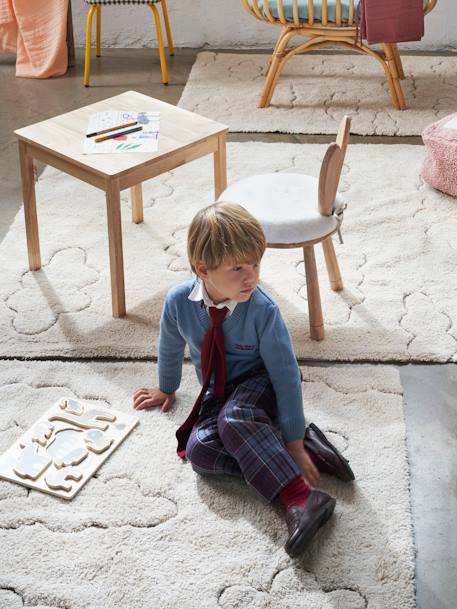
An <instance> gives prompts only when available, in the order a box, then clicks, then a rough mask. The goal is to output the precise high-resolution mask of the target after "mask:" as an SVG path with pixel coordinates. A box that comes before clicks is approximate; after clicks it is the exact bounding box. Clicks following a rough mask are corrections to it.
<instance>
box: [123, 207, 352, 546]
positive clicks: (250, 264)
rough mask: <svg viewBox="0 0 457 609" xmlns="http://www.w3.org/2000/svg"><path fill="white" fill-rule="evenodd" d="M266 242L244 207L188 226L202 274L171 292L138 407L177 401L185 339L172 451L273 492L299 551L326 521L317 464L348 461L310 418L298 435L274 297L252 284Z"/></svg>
mask: <svg viewBox="0 0 457 609" xmlns="http://www.w3.org/2000/svg"><path fill="white" fill-rule="evenodd" d="M265 247H266V243H265V235H264V233H263V230H262V227H261V226H260V224H259V223H258V222H257V220H255V218H253V217H252V216H251V215H250V214H249V213H248V212H247V211H246V210H244V209H243V208H242V207H241V206H239V205H235V204H230V203H218V204H214V205H210V206H209V207H207V208H205V209H202V210H201V211H199V212H198V213H197V215H196V216H195V218H194V219H193V220H192V223H191V225H190V228H189V233H188V240H187V253H188V258H189V262H190V265H191V267H192V270H193V272H194V273H195V274H196V275H197V278H194V279H191V280H189V281H186V282H184V283H182V284H180V285H178V286H176V287H175V288H173V289H171V290H170V291H169V293H168V295H167V297H166V301H165V305H164V309H163V312H162V318H161V322H160V337H159V352H158V378H159V386H158V387H157V388H153V389H145V388H143V389H139V390H138V391H137V392H136V393H135V394H134V396H133V399H134V403H133V406H134V408H135V409H136V410H142V409H145V408H152V407H154V406H162V411H164V412H166V411H168V410H169V409H170V408H171V407H172V405H173V402H174V399H175V392H176V390H177V389H178V387H179V384H180V381H181V374H182V363H183V358H184V348H185V345H186V343H187V345H188V346H189V349H190V354H191V359H192V362H193V364H194V366H195V368H196V371H197V375H198V378H199V380H200V382H201V383H202V385H203V387H202V390H201V392H200V395H199V397H198V398H197V401H196V403H195V405H194V408H193V410H192V412H191V413H190V415H189V417H188V419H187V420H186V421H185V423H183V425H182V426H181V427H180V428H179V429H178V431H177V432H176V436H177V438H178V454H179V455H180V456H184V455H186V457H187V459H188V460H189V461H190V462H191V464H192V467H193V469H194V470H195V471H196V472H197V473H199V474H228V475H231V476H237V477H241V478H243V479H244V480H245V481H246V482H247V483H248V484H249V485H251V486H252V487H253V488H254V489H255V490H256V491H257V493H259V494H260V495H261V496H262V497H264V498H265V499H266V500H268V501H273V500H274V499H275V498H276V497H280V498H281V500H282V501H283V503H284V505H285V508H286V518H287V526H288V530H289V538H288V540H287V542H286V546H285V549H286V551H287V552H288V554H289V555H290V556H292V557H294V556H298V555H299V554H300V553H301V552H302V551H303V549H304V548H305V546H306V545H307V544H308V543H309V542H310V541H311V539H312V537H313V536H314V535H315V533H316V532H317V530H318V529H319V528H320V527H321V526H322V525H323V524H325V523H326V522H327V520H328V519H329V518H330V516H331V515H332V513H333V510H334V508H335V499H333V498H332V497H330V496H329V495H327V494H326V493H323V492H320V491H316V490H313V489H312V487H313V486H315V485H316V484H317V481H318V478H319V470H320V471H325V472H326V473H330V474H334V475H337V476H338V477H339V478H341V479H343V480H345V481H348V480H353V479H354V475H353V473H352V471H351V469H350V467H349V465H348V463H347V461H346V460H345V459H344V458H343V457H342V456H341V455H340V454H339V453H338V451H337V450H336V449H335V448H334V447H333V446H332V445H331V444H330V442H328V440H327V439H326V437H325V436H324V434H323V433H322V432H321V431H320V430H319V429H318V428H317V427H316V426H315V425H313V424H311V425H310V426H309V427H308V428H307V429H306V433H305V421H304V416H303V402H302V393H301V375H300V370H299V368H298V364H297V360H296V358H295V356H294V352H293V349H292V345H291V341H290V337H289V334H288V331H287V328H286V326H285V324H284V321H283V319H282V317H281V314H280V312H279V310H278V307H277V305H276V304H275V303H274V302H273V301H272V300H271V298H270V297H269V296H268V295H267V294H266V293H265V292H264V291H263V289H262V288H259V287H258V285H257V284H258V281H259V266H260V261H261V258H262V256H263V254H264V251H265Z"/></svg>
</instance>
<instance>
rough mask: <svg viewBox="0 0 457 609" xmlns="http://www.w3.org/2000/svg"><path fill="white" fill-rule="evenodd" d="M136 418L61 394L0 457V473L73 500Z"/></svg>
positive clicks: (2, 475) (134, 423) (131, 427)
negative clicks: (61, 396)
mask: <svg viewBox="0 0 457 609" xmlns="http://www.w3.org/2000/svg"><path fill="white" fill-rule="evenodd" d="M137 423H138V419H137V418H136V417H134V416H130V415H126V414H124V413H122V412H118V411H116V410H108V409H105V408H98V407H96V406H93V405H90V404H86V403H84V402H83V401H81V400H76V399H73V398H67V397H63V398H61V399H60V400H58V401H57V402H56V403H55V404H54V405H53V406H52V407H51V408H49V410H47V411H46V412H45V413H44V414H43V415H42V416H41V417H40V418H39V419H38V421H36V423H34V424H33V425H32V427H30V428H29V429H28V430H27V431H26V432H25V433H24V434H23V435H22V436H21V437H20V438H19V439H18V440H17V441H16V442H15V443H14V444H13V445H12V446H11V447H10V448H9V449H8V450H7V451H6V452H5V453H3V455H1V456H0V478H3V479H4V480H10V481H11V482H17V483H18V484H22V485H23V486H27V487H29V488H33V489H36V490H39V491H43V492H45V493H50V494H51V495H56V496H57V497H62V498H63V499H73V497H74V496H75V495H76V493H77V492H78V491H79V490H80V489H81V488H82V487H83V486H84V484H85V483H86V482H87V481H88V480H89V478H90V477H91V476H92V475H93V474H94V473H95V472H96V471H97V469H98V468H99V467H100V466H101V465H102V463H104V461H106V459H107V458H108V457H109V456H110V454H111V453H112V452H113V451H115V450H116V448H117V447H118V446H119V444H120V443H121V442H122V441H123V440H124V439H125V438H126V437H127V436H128V434H129V433H130V432H131V431H132V429H133V428H134V427H135V425H137Z"/></svg>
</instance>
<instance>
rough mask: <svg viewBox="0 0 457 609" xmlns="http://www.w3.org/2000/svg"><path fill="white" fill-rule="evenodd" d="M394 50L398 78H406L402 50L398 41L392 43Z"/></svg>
mask: <svg viewBox="0 0 457 609" xmlns="http://www.w3.org/2000/svg"><path fill="white" fill-rule="evenodd" d="M392 51H393V54H394V59H395V65H396V66H397V72H398V78H399V79H400V80H404V79H405V72H404V70H403V64H402V62H401V57H400V51H399V50H398V46H397V44H396V43H392Z"/></svg>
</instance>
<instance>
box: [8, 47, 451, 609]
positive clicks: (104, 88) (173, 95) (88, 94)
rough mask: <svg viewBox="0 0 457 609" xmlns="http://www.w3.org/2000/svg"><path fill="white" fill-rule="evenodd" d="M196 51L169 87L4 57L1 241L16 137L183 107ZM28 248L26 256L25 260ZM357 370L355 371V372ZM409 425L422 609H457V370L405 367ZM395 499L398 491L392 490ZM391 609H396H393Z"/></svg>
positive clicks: (184, 55) (133, 68)
mask: <svg viewBox="0 0 457 609" xmlns="http://www.w3.org/2000/svg"><path fill="white" fill-rule="evenodd" d="M196 53H197V51H196V50H189V49H187V50H185V49H178V50H177V52H176V56H175V57H174V58H172V59H171V60H170V61H169V73H170V84H169V85H168V86H167V87H165V86H163V85H162V84H161V81H160V69H159V65H158V57H157V53H156V52H155V51H151V50H148V49H116V50H106V51H104V56H103V57H102V58H101V59H98V60H97V61H95V58H94V60H93V62H92V63H93V67H92V76H91V82H92V86H91V87H90V88H84V87H83V85H82V71H83V57H82V52H81V50H78V51H77V57H76V67H74V68H71V69H70V70H69V71H68V73H67V74H66V75H65V76H63V77H61V78H56V79H52V80H44V81H40V80H29V79H16V78H15V75H14V70H15V68H14V62H15V58H14V57H12V56H3V57H0V91H1V92H2V93H1V105H0V151H1V156H2V159H1V169H0V202H1V211H0V240H1V239H3V237H4V235H5V234H6V233H7V231H8V228H9V226H10V224H11V222H12V220H13V218H14V216H15V215H16V213H17V211H18V209H19V208H20V206H21V190H20V178H19V169H18V162H17V148H16V142H15V137H14V135H13V131H14V129H17V128H19V127H23V126H25V125H28V124H31V123H35V122H37V121H40V120H44V119H46V118H50V117H52V116H54V115H56V114H60V113H63V112H68V111H70V110H74V109H76V108H78V107H79V106H82V105H86V104H90V103H93V102H95V101H97V100H100V99H104V98H106V97H111V96H113V95H116V94H118V93H122V92H124V91H127V90H130V89H134V90H136V91H140V92H141V93H145V94H147V95H151V96H152V97H157V98H159V99H161V100H163V101H166V102H169V103H172V104H176V103H177V102H178V100H179V98H180V95H181V91H182V89H183V86H184V84H185V82H186V80H187V77H188V74H189V71H190V68H191V66H192V64H193V62H194V60H195V56H196ZM331 139H332V137H331V136H306V135H297V136H295V135H282V134H252V135H250V134H231V135H230V136H229V140H230V141H252V140H257V141H266V142H278V141H281V142H309V143H322V142H328V141H331ZM351 142H354V143H355V142H358V143H359V142H363V143H387V144H392V145H395V144H399V143H402V144H404V143H411V144H417V145H420V144H421V138H420V137H361V136H352V137H351ZM25 255H26V254H25V245H24V256H25ZM358 365H363V364H353V365H352V367H353V368H354V369H356V368H357V366H358ZM398 368H399V370H400V375H401V380H402V384H403V389H404V396H405V398H404V399H405V418H406V427H407V441H408V450H409V460H410V465H411V496H412V509H413V519H414V529H415V542H416V548H417V566H416V569H417V607H418V609H455V607H456V601H455V599H456V598H457V578H456V575H455V573H456V567H457V509H456V499H457V496H456V495H457V400H456V397H455V396H456V395H457V368H456V366H455V365H452V364H444V365H421V366H417V365H405V366H399V367H398ZM392 493H395V489H394V488H393V489H392ZM386 609H397V608H395V607H386Z"/></svg>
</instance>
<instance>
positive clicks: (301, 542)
mask: <svg viewBox="0 0 457 609" xmlns="http://www.w3.org/2000/svg"><path fill="white" fill-rule="evenodd" d="M335 505H336V500H335V499H333V497H330V495H327V494H326V493H323V492H321V491H312V493H311V495H310V496H309V497H308V499H307V501H306V503H305V505H304V506H303V507H291V508H289V509H288V510H287V513H286V520H287V528H288V531H289V539H288V540H287V541H286V545H285V546H284V548H285V550H286V552H287V554H289V556H291V557H292V558H295V557H296V556H298V555H299V554H301V553H302V552H303V550H304V549H305V548H306V546H307V545H308V544H309V542H310V541H311V539H312V538H313V537H314V535H315V534H316V533H317V531H318V530H319V529H320V528H321V526H323V525H324V524H325V523H326V522H327V520H328V519H329V518H330V516H331V515H332V514H333V510H334V509H335Z"/></svg>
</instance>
